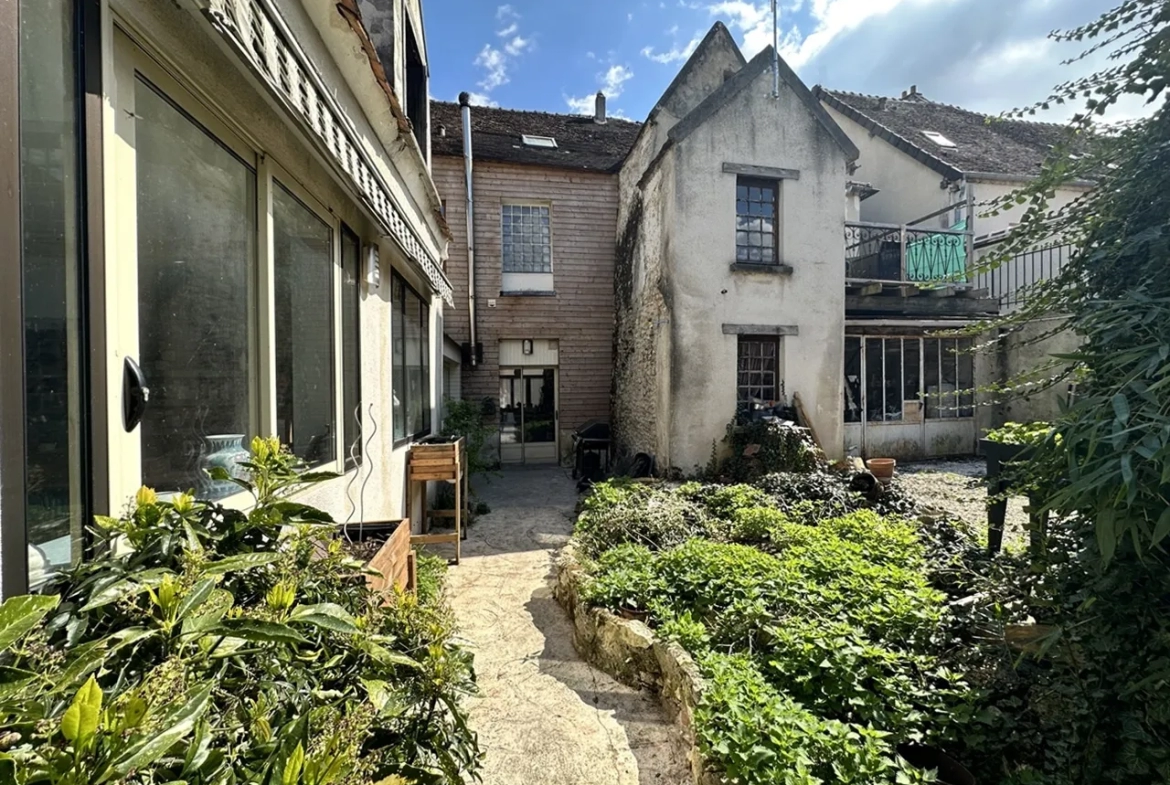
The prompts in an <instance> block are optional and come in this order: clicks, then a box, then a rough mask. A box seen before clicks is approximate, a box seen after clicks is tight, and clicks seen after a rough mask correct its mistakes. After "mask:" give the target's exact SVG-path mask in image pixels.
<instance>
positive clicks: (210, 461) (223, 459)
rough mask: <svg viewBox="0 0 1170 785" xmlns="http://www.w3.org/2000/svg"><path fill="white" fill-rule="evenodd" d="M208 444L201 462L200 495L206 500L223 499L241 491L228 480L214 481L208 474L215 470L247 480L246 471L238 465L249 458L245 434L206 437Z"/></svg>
mask: <svg viewBox="0 0 1170 785" xmlns="http://www.w3.org/2000/svg"><path fill="white" fill-rule="evenodd" d="M203 439H204V441H206V442H207V444H206V448H205V450H204V453H203V457H202V458H201V459H200V461H199V468H200V470H201V471H200V474H201V477H200V483H199V493H200V495H201V496H203V497H204V498H206V499H222V498H223V497H225V496H230V495H232V494H233V493H237V492H238V491H239V490H240V486H238V485H236V484H235V483H232V482H228V481H227V480H213V479H211V477H209V476H208V475H207V472H208V471H209V470H211V469H214V468H217V467H218V468H220V469H225V470H227V472H228V474H230V475H232V476H233V477H239V478H241V479H244V478H245V474H244V472H245V470H244V469H243V468H242V467H240V466H239V465H238V464H239V462H240V461H246V460H248V458H249V453H248V451H247V450H246V449H245V448H244V434H242V433H221V434H214V435H211V436H204V437H203Z"/></svg>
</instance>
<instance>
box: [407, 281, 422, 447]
mask: <svg viewBox="0 0 1170 785" xmlns="http://www.w3.org/2000/svg"><path fill="white" fill-rule="evenodd" d="M421 309H422V301H421V300H419V298H418V295H416V294H415V293H414V292H412V291H410V290H409V289H408V290H407V292H406V421H407V428H408V429H409V433H410V435H412V436H414V435H417V434H419V433H421V432H422V429H423V378H422V322H421V318H422V317H421V315H420V311H421Z"/></svg>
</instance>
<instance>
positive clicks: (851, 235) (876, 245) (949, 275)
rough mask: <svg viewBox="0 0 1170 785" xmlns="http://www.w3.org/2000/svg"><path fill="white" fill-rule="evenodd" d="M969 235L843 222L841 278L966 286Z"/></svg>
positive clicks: (936, 230) (951, 230)
mask: <svg viewBox="0 0 1170 785" xmlns="http://www.w3.org/2000/svg"><path fill="white" fill-rule="evenodd" d="M970 239H971V233H970V232H968V231H966V230H964V229H922V228H915V227H912V226H909V225H897V224H874V223H860V222H857V221H847V222H846V223H845V277H846V278H847V279H851V280H857V281H893V282H899V283H916V284H927V285H929V284H965V283H967V259H968V258H969V254H968V251H969V248H970Z"/></svg>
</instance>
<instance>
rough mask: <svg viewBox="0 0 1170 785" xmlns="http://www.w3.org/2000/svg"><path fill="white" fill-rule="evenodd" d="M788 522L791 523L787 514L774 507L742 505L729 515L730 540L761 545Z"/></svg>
mask: <svg viewBox="0 0 1170 785" xmlns="http://www.w3.org/2000/svg"><path fill="white" fill-rule="evenodd" d="M788 523H791V521H790V520H789V518H788V516H787V515H785V514H784V513H783V512H781V511H780V510H777V509H776V508H775V507H744V508H742V509H739V510H736V511H735V512H734V513H733V514H732V516H731V541H732V542H739V543H744V544H747V545H762V544H765V543H768V542H769V541H770V540H771V539H772V534H773V532H775V531H777V530H778V529H780V528H781V527H782V526H784V525H785V524H788Z"/></svg>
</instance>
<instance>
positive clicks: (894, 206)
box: [821, 102, 950, 223]
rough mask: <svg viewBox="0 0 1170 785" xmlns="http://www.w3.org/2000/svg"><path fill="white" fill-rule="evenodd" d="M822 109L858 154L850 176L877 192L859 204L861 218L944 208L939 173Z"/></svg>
mask: <svg viewBox="0 0 1170 785" xmlns="http://www.w3.org/2000/svg"><path fill="white" fill-rule="evenodd" d="M821 105H822V106H824V108H825V111H827V112H828V113H829V116H830V117H832V118H833V119H834V120H836V121H837V125H839V126H841V130H843V131H844V132H845V133H846V135H848V137H849V139H850V140H851V141H852V142H853V144H855V145H857V149H858V151H859V152H860V153H861V156H860V157H859V158H858V159H857V163H858V164H859V167H860V168H859V169H858V170H857V171H856V172H855V173H854V175H853V179H854V180H860V181H862V182H867V183H869V184H870V185H872V186H873V187H874V188H877V189H878V190H879V193H877V194H874V195H873V196H871V197H869V198H868V199H866V200H865V201H864V202H862V203H861V218H860V220H862V221H870V222H873V223H904V222H906V221H913V220H914V219H916V218H920V217H922V216H924V215H929V214H930V213H932V212H934V211H935V210H938V209H941V208H943V207H946V206H947V205H948V204H949V203H950V202H949V199H950V197H949V194H948V192H947V190H946V189H945V188H940V187H939V184H940V183H941V182H942V181H943V179H944V178H943V176H942V175H941V174H939V173H938V172H936V171H934V170H933V169H931V168H930V167H929V166H927V165H926V164H923V163H921V162H919V161H916V160H914V159H913V158H911V157H910V156H908V155H906V154H905V153H903V152H902V151H900V150H897V149H895V148H893V147H891V146H890V144H889V142H886V141H885V140H884V139H881V138H880V137H877V136H871V135H870V133H869V131H868V130H867V129H865V128H864V127H862V126H861V125H859V124H858V123H856V122H854V121H853V120H850V119H849V118H848V117H846V116H845V115H843V114H842V113H841V112H838V111H837V110H836V109H834V108H832V107H831V106H828V105H827V104H824V103H823V102H822V104H821Z"/></svg>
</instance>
